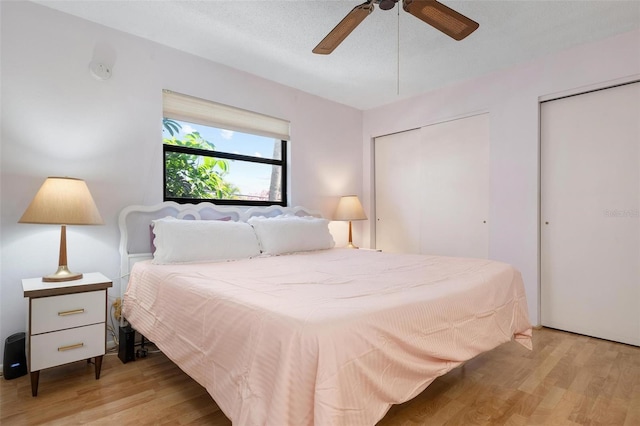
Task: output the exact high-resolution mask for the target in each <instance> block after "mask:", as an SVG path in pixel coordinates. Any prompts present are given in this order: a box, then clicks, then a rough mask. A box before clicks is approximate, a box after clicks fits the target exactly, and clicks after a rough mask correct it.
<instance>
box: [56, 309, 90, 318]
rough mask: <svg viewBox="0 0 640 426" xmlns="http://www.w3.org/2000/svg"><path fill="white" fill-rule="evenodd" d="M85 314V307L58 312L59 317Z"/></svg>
mask: <svg viewBox="0 0 640 426" xmlns="http://www.w3.org/2000/svg"><path fill="white" fill-rule="evenodd" d="M75 314H84V309H74V310H73V311H64V312H58V316H59V317H66V316H67V315H75Z"/></svg>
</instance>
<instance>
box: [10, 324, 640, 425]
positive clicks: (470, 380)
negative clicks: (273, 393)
mask: <svg viewBox="0 0 640 426" xmlns="http://www.w3.org/2000/svg"><path fill="white" fill-rule="evenodd" d="M533 337H534V350H533V351H528V350H526V349H524V348H523V347H521V346H520V345H518V344H516V343H513V342H512V343H507V344H505V345H502V346H500V347H498V348H496V349H494V350H493V351H490V352H488V353H486V354H482V355H480V356H478V357H476V358H475V359H473V360H471V361H469V362H467V363H466V364H465V365H464V366H462V367H458V368H456V369H454V370H452V371H450V372H449V373H448V374H446V375H445V376H442V377H439V378H438V379H436V380H435V381H434V382H433V383H432V384H431V385H430V386H429V387H427V389H425V390H424V391H423V392H422V393H421V394H420V395H418V396H417V397H416V398H414V399H412V400H411V401H407V402H405V403H404V404H400V405H397V406H394V407H392V408H391V409H390V410H389V412H388V413H387V415H386V416H385V417H384V419H382V420H381V421H380V423H379V426H415V425H429V426H431V425H464V426H467V425H514V426H519V425H552V426H555V425H609V426H618V425H619V426H638V425H640V348H638V347H634V346H629V345H624V344H620V343H614V342H609V341H605V340H599V339H594V338H590V337H586V336H580V335H575V334H571V333H565V332H562V331H558V330H552V329H545V328H542V329H537V330H534V334H533ZM93 374H94V373H93V366H92V365H87V364H86V362H79V363H74V364H69V365H65V366H62V367H58V368H53V369H48V370H44V371H42V373H41V375H40V388H39V392H38V397H36V398H33V397H31V387H30V382H29V377H28V376H23V377H20V378H17V379H13V380H0V424H2V425H3V426H5V425H8V426H13V425H19V426H22V425H65V426H66V425H71V424H78V425H80V424H81V425H84V424H96V425H103V424H104V425H147V424H153V425H212V426H228V425H230V424H231V422H230V421H229V419H227V417H226V416H225V415H224V413H223V412H222V411H221V410H220V408H219V407H218V406H217V405H216V403H215V402H214V401H213V400H212V399H211V397H210V396H209V395H208V394H207V392H206V391H205V389H203V388H202V387H201V386H200V385H198V384H197V383H196V382H195V381H193V380H192V379H191V378H190V377H188V376H187V375H186V374H184V373H183V372H182V370H180V369H179V368H178V367H177V366H175V365H174V364H173V363H172V362H171V361H170V360H168V359H167V358H166V357H165V356H164V355H163V354H162V353H151V354H149V356H148V357H147V358H143V359H139V360H136V361H135V362H129V363H127V364H122V363H121V362H120V360H119V359H118V358H117V357H116V356H114V355H113V354H109V355H107V356H105V359H104V363H103V366H102V375H101V378H100V380H95V378H94V376H93ZM283 426H285V425H283Z"/></svg>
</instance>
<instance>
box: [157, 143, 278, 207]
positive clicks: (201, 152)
mask: <svg viewBox="0 0 640 426" xmlns="http://www.w3.org/2000/svg"><path fill="white" fill-rule="evenodd" d="M242 133H246V134H253V133H250V132H246V131H245V132H242ZM276 140H277V139H276ZM280 144H281V145H280V148H281V151H280V152H281V155H280V159H279V160H277V159H272V158H263V157H254V156H251V155H243V154H234V153H231V152H224V151H215V150H207V149H199V148H191V147H187V146H179V145H168V144H165V143H164V142H163V143H162V197H163V200H164V201H174V202H176V203H179V204H197V203H213V204H217V205H233V206H282V207H287V181H288V180H287V156H288V155H287V141H285V140H283V139H281V140H280ZM168 152H175V153H180V154H188V155H197V156H203V157H212V158H222V159H226V160H240V161H246V162H249V163H258V164H269V165H274V166H280V167H281V170H282V172H281V173H280V188H281V190H280V193H281V195H282V200H281V201H262V200H229V199H221V198H185V197H167V153H168Z"/></svg>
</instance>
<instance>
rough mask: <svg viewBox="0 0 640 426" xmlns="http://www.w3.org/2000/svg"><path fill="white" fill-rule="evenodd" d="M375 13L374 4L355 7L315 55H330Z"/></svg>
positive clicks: (316, 49) (314, 50) (323, 40)
mask: <svg viewBox="0 0 640 426" xmlns="http://www.w3.org/2000/svg"><path fill="white" fill-rule="evenodd" d="M371 12H373V3H372V2H371V1H367V2H365V3H362V4H361V5H359V6H356V7H354V8H353V9H352V10H351V12H349V13H348V14H347V16H345V17H344V18H343V19H342V21H340V22H339V23H338V25H336V26H335V28H334V29H332V30H331V32H330V33H329V34H327V36H326V37H325V38H323V39H322V41H321V42H320V43H318V45H317V46H316V47H315V48H314V49H313V53H317V54H319V55H328V54H329V53H331V52H333V50H334V49H335V48H336V47H338V46H339V45H340V43H342V41H343V40H344V39H345V38H347V36H348V35H349V34H351V31H353V30H354V29H355V28H356V27H357V26H358V25H360V22H362V21H364V18H366V17H367V16H369V14H370V13H371Z"/></svg>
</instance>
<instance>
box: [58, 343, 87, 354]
mask: <svg viewBox="0 0 640 426" xmlns="http://www.w3.org/2000/svg"><path fill="white" fill-rule="evenodd" d="M83 346H84V343H76V344H75V345H69V346H61V347H59V348H58V352H64V351H70V350H71V349H78V348H81V347H83Z"/></svg>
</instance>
